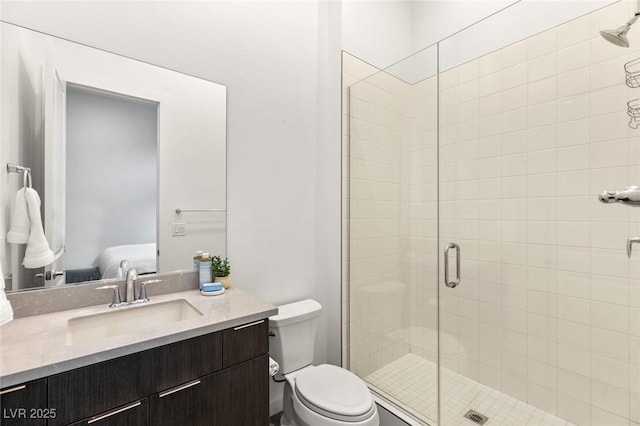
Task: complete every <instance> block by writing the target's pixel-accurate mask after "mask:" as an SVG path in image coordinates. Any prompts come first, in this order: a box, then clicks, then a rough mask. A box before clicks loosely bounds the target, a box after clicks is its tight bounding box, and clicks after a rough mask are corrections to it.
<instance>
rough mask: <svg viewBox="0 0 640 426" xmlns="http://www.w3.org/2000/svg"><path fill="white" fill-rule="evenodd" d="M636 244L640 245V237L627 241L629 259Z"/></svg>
mask: <svg viewBox="0 0 640 426" xmlns="http://www.w3.org/2000/svg"><path fill="white" fill-rule="evenodd" d="M635 243H640V237H634V238H629V239H628V240H627V257H631V250H633V245H634V244H635Z"/></svg>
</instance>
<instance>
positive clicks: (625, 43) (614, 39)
mask: <svg viewBox="0 0 640 426" xmlns="http://www.w3.org/2000/svg"><path fill="white" fill-rule="evenodd" d="M639 16H640V12H636V14H635V15H633V17H632V18H631V19H629V20H628V21H627V23H626V24H624V25H623V26H621V27H618V28H616V29H615V30H602V31H600V35H601V36H602V38H604V39H605V40H607V41H608V42H609V43H613V44H615V45H616V46H620V47H629V39H628V38H627V33H628V32H629V30H630V29H631V25H633V24H634V22H636V21H637V20H638V17H639Z"/></svg>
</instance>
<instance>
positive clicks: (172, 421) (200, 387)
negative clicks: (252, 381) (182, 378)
mask: <svg viewBox="0 0 640 426" xmlns="http://www.w3.org/2000/svg"><path fill="white" fill-rule="evenodd" d="M220 374H221V373H214V374H210V375H208V376H205V377H201V378H199V379H197V380H193V381H191V382H188V383H185V384H183V385H180V386H177V387H175V388H171V389H167V390H166V391H163V392H160V393H157V394H154V395H151V397H150V399H151V404H150V415H149V418H150V424H151V425H154V426H156V425H157V426H201V425H202V426H204V425H215V424H216V423H215V419H214V417H213V410H212V409H211V407H212V406H213V404H214V403H215V400H216V398H218V394H217V389H218V387H217V380H216V378H217V376H219V375H220Z"/></svg>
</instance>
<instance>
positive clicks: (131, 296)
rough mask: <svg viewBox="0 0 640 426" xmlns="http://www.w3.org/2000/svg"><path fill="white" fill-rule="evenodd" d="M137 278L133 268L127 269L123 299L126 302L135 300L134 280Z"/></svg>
mask: <svg viewBox="0 0 640 426" xmlns="http://www.w3.org/2000/svg"><path fill="white" fill-rule="evenodd" d="M137 279H138V272H137V271H136V270H135V268H131V269H127V277H126V279H125V285H126V292H125V298H124V301H125V302H126V303H133V302H135V301H136V280H137Z"/></svg>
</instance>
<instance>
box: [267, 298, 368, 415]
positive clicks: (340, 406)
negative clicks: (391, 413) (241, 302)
mask: <svg viewBox="0 0 640 426" xmlns="http://www.w3.org/2000/svg"><path fill="white" fill-rule="evenodd" d="M320 309H321V306H320V304H319V303H318V302H316V301H315V300H310V299H307V300H303V301H300V302H295V303H290V304H288V305H283V306H279V307H278V315H276V316H274V317H271V318H269V335H270V337H269V352H270V355H271V357H273V358H274V359H275V360H276V361H277V362H278V363H279V364H280V372H281V373H282V374H283V375H284V379H285V385H284V391H283V398H282V406H283V407H282V411H283V413H282V416H281V419H280V424H281V425H282V426H340V425H349V426H378V425H379V422H380V421H379V417H378V411H377V408H376V404H375V402H374V399H373V395H372V394H371V391H369V388H368V387H367V385H366V384H365V383H364V382H363V381H362V379H360V378H359V377H358V376H356V375H355V374H353V373H352V372H350V371H348V370H345V369H344V368H341V367H337V366H335V365H330V364H320V365H315V366H314V365H312V364H311V361H312V360H313V343H314V340H315V323H316V320H317V317H318V315H319V313H320Z"/></svg>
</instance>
